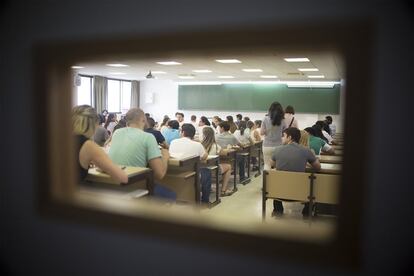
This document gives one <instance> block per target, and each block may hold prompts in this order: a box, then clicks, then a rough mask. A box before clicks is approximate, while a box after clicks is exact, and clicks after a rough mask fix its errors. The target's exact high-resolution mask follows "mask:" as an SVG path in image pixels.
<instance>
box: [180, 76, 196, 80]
mask: <svg viewBox="0 0 414 276" xmlns="http://www.w3.org/2000/svg"><path fill="white" fill-rule="evenodd" d="M178 78H179V79H194V77H193V76H178Z"/></svg>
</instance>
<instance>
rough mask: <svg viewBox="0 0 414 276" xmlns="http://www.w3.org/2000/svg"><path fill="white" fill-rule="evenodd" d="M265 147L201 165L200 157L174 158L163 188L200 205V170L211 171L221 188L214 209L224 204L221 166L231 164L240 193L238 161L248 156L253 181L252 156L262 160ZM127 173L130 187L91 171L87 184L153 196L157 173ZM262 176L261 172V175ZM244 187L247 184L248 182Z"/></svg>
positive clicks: (234, 152)
mask: <svg viewBox="0 0 414 276" xmlns="http://www.w3.org/2000/svg"><path fill="white" fill-rule="evenodd" d="M261 149H262V143H261V142H260V143H257V144H255V145H252V146H247V147H244V148H232V149H229V150H227V152H226V154H224V155H220V156H219V155H214V156H209V157H208V158H207V160H205V161H202V162H200V159H199V157H198V156H196V157H189V158H184V159H175V158H170V159H169V161H168V171H167V174H166V176H165V177H164V178H163V179H162V180H161V181H159V184H161V185H163V186H165V187H167V188H169V189H171V190H173V191H174V192H175V193H176V194H177V200H178V201H183V202H193V203H199V202H200V185H199V177H198V176H199V169H200V168H203V167H207V168H209V169H210V170H211V171H212V172H215V180H216V181H215V182H216V185H217V188H216V196H215V200H214V201H213V202H211V205H212V206H214V205H216V204H218V203H220V194H219V192H220V190H221V189H220V182H219V170H218V168H219V164H220V162H231V163H232V165H233V168H234V188H233V191H234V192H235V191H237V181H236V178H237V168H238V167H237V157H238V155H244V156H246V157H247V160H248V162H247V175H248V179H249V178H250V154H251V153H253V155H254V156H256V155H257V156H258V157H259V164H260V162H261V161H260V156H261ZM125 172H126V173H127V175H128V183H126V184H118V183H116V182H115V181H114V180H113V179H112V178H111V177H110V176H109V175H107V174H106V173H103V172H100V171H98V170H97V169H96V168H91V169H90V170H89V174H88V176H87V178H86V184H87V185H88V186H89V187H101V188H103V189H108V190H117V191H121V190H123V191H126V192H131V189H140V190H147V191H148V194H149V195H152V194H153V190H154V184H153V173H152V170H150V169H148V168H138V167H126V168H125ZM258 173H259V174H260V170H259V172H258ZM243 184H246V182H244V183H243Z"/></svg>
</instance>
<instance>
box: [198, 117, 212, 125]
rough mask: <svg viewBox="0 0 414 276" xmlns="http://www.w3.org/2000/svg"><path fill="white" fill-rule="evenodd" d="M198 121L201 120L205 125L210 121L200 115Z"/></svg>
mask: <svg viewBox="0 0 414 276" xmlns="http://www.w3.org/2000/svg"><path fill="white" fill-rule="evenodd" d="M200 121H202V122H203V123H204V124H205V125H206V126H210V125H211V124H210V121H209V120H208V119H207V117H205V116H201V117H200Z"/></svg>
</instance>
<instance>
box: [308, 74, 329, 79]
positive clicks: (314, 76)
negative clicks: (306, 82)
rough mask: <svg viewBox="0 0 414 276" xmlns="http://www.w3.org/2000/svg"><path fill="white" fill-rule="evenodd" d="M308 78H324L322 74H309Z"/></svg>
mask: <svg viewBox="0 0 414 276" xmlns="http://www.w3.org/2000/svg"><path fill="white" fill-rule="evenodd" d="M308 78H310V79H324V78H325V76H324V75H309V76H308Z"/></svg>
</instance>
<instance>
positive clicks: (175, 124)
mask: <svg viewBox="0 0 414 276" xmlns="http://www.w3.org/2000/svg"><path fill="white" fill-rule="evenodd" d="M168 126H169V127H170V128H172V129H178V128H179V127H180V124H179V123H178V121H177V120H171V121H169V122H168Z"/></svg>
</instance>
